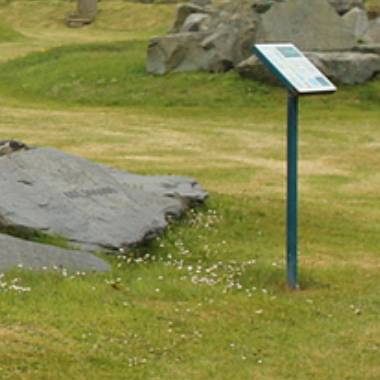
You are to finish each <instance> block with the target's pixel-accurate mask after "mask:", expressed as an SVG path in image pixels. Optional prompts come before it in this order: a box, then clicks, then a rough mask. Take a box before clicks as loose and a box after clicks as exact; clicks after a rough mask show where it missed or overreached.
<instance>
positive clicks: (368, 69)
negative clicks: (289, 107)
mask: <svg viewBox="0 0 380 380" xmlns="http://www.w3.org/2000/svg"><path fill="white" fill-rule="evenodd" d="M305 55H306V56H307V57H308V58H309V59H310V60H311V61H312V62H313V63H314V64H315V65H316V66H317V67H318V68H319V70H321V71H322V72H323V73H324V74H326V75H327V76H328V77H329V78H330V79H331V80H332V81H333V82H335V83H342V84H359V83H364V82H366V81H368V80H369V79H371V78H373V77H374V76H375V75H376V74H378V73H380V56H379V55H377V54H373V53H364V54H363V53H359V52H309V53H305ZM237 71H238V72H239V74H240V75H241V76H242V77H244V78H248V79H263V80H266V81H269V80H270V81H273V75H272V74H270V73H269V72H268V71H267V69H266V68H265V67H264V66H263V65H262V64H261V63H260V62H259V60H258V59H257V58H256V57H254V56H252V57H250V58H248V59H247V60H245V61H243V62H241V63H240V64H239V65H238V67H237Z"/></svg>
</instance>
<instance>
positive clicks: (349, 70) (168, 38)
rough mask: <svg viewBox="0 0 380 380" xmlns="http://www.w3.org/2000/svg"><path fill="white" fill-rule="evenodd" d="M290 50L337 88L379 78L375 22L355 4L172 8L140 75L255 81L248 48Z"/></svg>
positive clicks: (298, 1)
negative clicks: (287, 45)
mask: <svg viewBox="0 0 380 380" xmlns="http://www.w3.org/2000/svg"><path fill="white" fill-rule="evenodd" d="M271 42H276V43H280V42H291V43H294V44H295V45H297V46H298V47H299V48H300V49H301V50H303V51H305V52H306V54H307V56H308V57H309V58H310V59H311V60H312V61H313V62H314V64H316V65H317V66H318V67H319V68H320V69H321V70H322V71H323V72H324V73H325V74H326V75H327V76H329V77H330V78H331V79H332V80H333V81H335V82H337V83H345V84H356V83H363V82H365V81H367V80H369V79H371V78H373V77H374V76H375V75H377V73H379V72H380V17H378V18H375V19H372V20H370V19H369V18H368V14H367V12H366V9H365V7H364V2H363V0H308V1H305V0H228V1H224V2H223V3H222V4H220V5H218V6H214V5H213V4H212V1H211V0H192V1H191V2H189V3H184V4H180V5H178V6H177V11H176V16H175V20H174V23H173V26H172V29H171V30H170V32H169V33H168V34H167V35H165V36H162V37H155V38H153V39H152V40H151V41H150V44H149V47H148V57H147V71H148V72H149V73H152V74H158V75H163V74H166V73H169V72H181V71H208V72H225V71H228V70H231V69H236V70H237V71H238V72H239V73H240V74H241V75H242V76H243V77H249V78H253V79H255V78H258V77H259V76H261V73H262V72H263V70H262V69H261V68H260V63H259V62H258V61H257V59H256V58H255V57H253V56H252V47H253V45H254V44H255V43H271Z"/></svg>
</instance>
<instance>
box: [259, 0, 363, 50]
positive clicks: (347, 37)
mask: <svg viewBox="0 0 380 380" xmlns="http://www.w3.org/2000/svg"><path fill="white" fill-rule="evenodd" d="M258 25H259V26H258V31H257V37H256V41H257V42H276V43H278V42H292V43H294V44H295V45H297V46H298V48H300V49H301V50H304V51H308V50H309V51H310V50H313V51H318V50H321V51H337V50H350V49H352V48H353V47H354V46H355V44H356V39H355V36H354V33H353V32H352V31H351V30H350V29H349V28H348V26H347V25H346V24H345V22H344V21H343V20H342V18H341V17H340V16H339V15H337V13H336V12H335V11H334V9H333V8H332V7H331V6H330V4H329V3H328V2H327V0H307V1H305V0H287V1H284V2H280V3H277V4H275V5H273V6H272V7H271V9H270V10H269V11H268V12H266V13H265V14H264V15H263V16H262V19H261V22H260V23H259V24H258Z"/></svg>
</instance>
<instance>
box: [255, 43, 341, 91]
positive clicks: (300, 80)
mask: <svg viewBox="0 0 380 380" xmlns="http://www.w3.org/2000/svg"><path fill="white" fill-rule="evenodd" d="M254 53H255V54H256V55H257V57H258V58H259V59H260V60H261V61H262V62H263V63H264V64H265V66H267V67H268V68H269V69H270V70H271V71H272V72H273V74H274V75H275V76H276V77H277V78H278V79H279V80H280V81H281V82H282V83H283V84H284V85H285V86H286V87H287V88H288V90H289V91H291V92H295V93H297V94H300V95H302V94H305V95H306V94H319V93H328V92H335V91H336V90H337V89H336V87H335V86H334V85H333V84H332V83H331V82H330V80H329V79H328V78H327V77H326V76H325V75H324V74H322V73H321V72H320V71H319V70H318V69H317V68H316V67H315V66H314V65H313V64H312V63H311V62H310V61H309V59H308V58H306V57H305V55H304V54H303V53H302V52H301V51H300V50H299V49H297V48H296V47H295V46H294V45H293V44H257V45H255V47H254Z"/></svg>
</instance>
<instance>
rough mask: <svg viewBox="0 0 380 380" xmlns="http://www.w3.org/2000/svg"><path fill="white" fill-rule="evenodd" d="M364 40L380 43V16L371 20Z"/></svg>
mask: <svg viewBox="0 0 380 380" xmlns="http://www.w3.org/2000/svg"><path fill="white" fill-rule="evenodd" d="M363 40H364V41H365V42H368V43H372V44H380V17H378V18H377V19H375V20H373V21H371V22H370V25H369V27H368V31H367V33H366V34H365V35H364V37H363Z"/></svg>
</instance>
